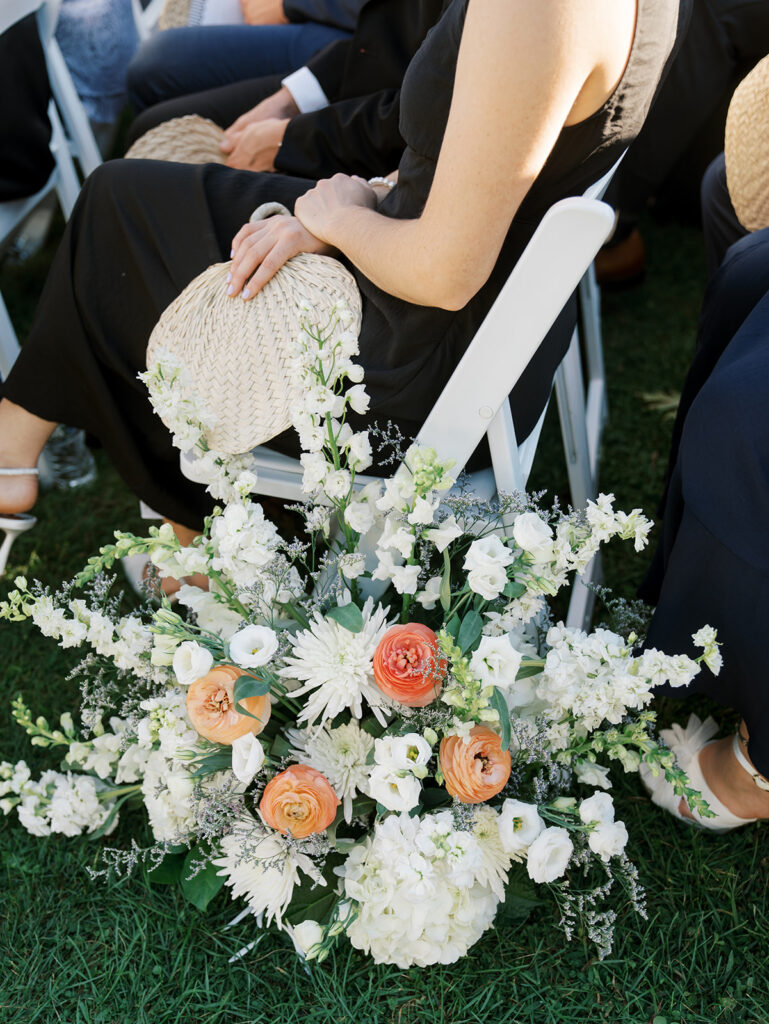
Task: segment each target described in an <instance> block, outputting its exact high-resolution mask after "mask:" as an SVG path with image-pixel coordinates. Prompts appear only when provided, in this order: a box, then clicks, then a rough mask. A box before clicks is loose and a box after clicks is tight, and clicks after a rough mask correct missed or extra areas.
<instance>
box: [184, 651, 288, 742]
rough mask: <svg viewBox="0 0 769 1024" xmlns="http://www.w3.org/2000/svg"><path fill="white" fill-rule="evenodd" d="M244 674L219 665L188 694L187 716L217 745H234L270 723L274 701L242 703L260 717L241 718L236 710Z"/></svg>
mask: <svg viewBox="0 0 769 1024" xmlns="http://www.w3.org/2000/svg"><path fill="white" fill-rule="evenodd" d="M248 674H249V673H244V672H243V669H241V668H235V666H234V665H219V666H218V667H217V668H213V669H211V671H210V672H209V673H208V674H207V675H205V676H202V678H200V679H196V680H195V682H194V683H193V684H192V686H190V688H189V690H188V691H187V714H188V715H189V716H190V721H191V722H192V725H193V728H194V729H196V730H197V731H198V732H199V733H200V735H201V736H205V738H206V739H207V740H211V741H212V742H213V743H224V744H227V745H230V744H231V743H234V741H235V740H236V739H237V738H238V737H239V736H245V734H246V733H247V732H252V733H254V735H256V734H258V733H260V732H261V731H262V729H263V728H264V727H265V725H267V723H268V722H269V720H270V710H271V708H270V698H269V695H265V696H264V697H246V699H245V700H242V701H241V702H240V703H241V704H242V705H243V707H244V708H245V709H246V711H250V712H251V714H252V715H256V718H249V716H248V715H241V714H240V712H239V711H237V710H236V708H235V698H234V696H233V691H234V689H235V680H236V679H238V678H239V677H240V676H242V675H248Z"/></svg>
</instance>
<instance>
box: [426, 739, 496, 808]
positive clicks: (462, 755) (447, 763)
mask: <svg viewBox="0 0 769 1024" xmlns="http://www.w3.org/2000/svg"><path fill="white" fill-rule="evenodd" d="M440 758H441V770H442V772H443V776H444V779H445V786H446V789H447V790H448V791H449V793H450V794H451V795H452V796H453V797H455V798H456V799H457V800H460V801H461V802H462V803H463V804H481V803H483V802H484V801H486V800H491V798H492V797H493V796H496V795H497V793H500V792H501V791H502V790H503V789H504V787H505V783H506V782H507V780H508V779H509V778H510V768H511V765H512V760H511V758H510V751H509V750H503V749H502V741H501V739H500V738H499V736H497V734H496V733H495V732H494V731H493V729H489V728H487V727H486V726H485V725H476V726H474V727H473V728H472V729H471V730H470V737H469V742H465V740H464V739H463V738H462V737H461V736H447V737H446V738H445V739H443V740H442V741H441V748H440Z"/></svg>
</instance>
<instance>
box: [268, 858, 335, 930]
mask: <svg viewBox="0 0 769 1024" xmlns="http://www.w3.org/2000/svg"><path fill="white" fill-rule="evenodd" d="M343 861H344V857H343V856H340V855H339V854H333V853H332V854H329V856H328V857H327V858H326V864H325V866H324V868H323V878H324V879H325V881H326V884H325V885H318V884H317V883H316V882H314V881H313V879H312V878H307V877H306V876H305V878H304V879H303V881H302V884H301V885H297V886H295V887H294V893H293V896H292V897H291V902H290V903H289V905H288V910H287V911H286V913H285V914H284V915H283V918H284V920H286V921H288V923H289V924H299V923H300V922H301V921H317V922H318V924H327V923H328V921H330V919H331V914H332V912H333V909H334V907H335V906H336V904H337V902H338V900H339V896H338V895H337V891H336V887H337V883H338V881H339V879H338V878H337V876H336V875H335V874H334V868H335V867H337V866H338V865H339V864H341V863H342V862H343Z"/></svg>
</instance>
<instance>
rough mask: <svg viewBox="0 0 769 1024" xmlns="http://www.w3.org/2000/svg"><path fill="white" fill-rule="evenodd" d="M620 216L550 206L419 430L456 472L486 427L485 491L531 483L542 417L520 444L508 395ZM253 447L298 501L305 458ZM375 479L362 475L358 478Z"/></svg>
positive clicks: (191, 467)
mask: <svg viewBox="0 0 769 1024" xmlns="http://www.w3.org/2000/svg"><path fill="white" fill-rule="evenodd" d="M613 220H614V215H613V212H612V210H611V208H610V207H609V206H607V205H606V204H605V203H602V202H600V201H599V200H597V199H592V198H589V197H584V196H583V197H578V198H572V199H564V200H562V201H561V202H558V203H556V204H555V205H554V206H553V207H552V208H551V209H550V210H548V212H547V213H546V214H545V216H544V217H543V219H542V221H541V223H540V224H539V226H538V228H537V230H536V232H535V233H534V235H533V237H532V238H531V241H530V242H529V244H528V246H527V247H526V250H525V251H524V253H523V255H522V256H521V258H520V259H519V260H518V262H517V263H516V265H515V268H514V269H513V271H512V273H511V274H510V277H509V278H508V280H507V281H506V283H505V285H504V287H503V288H502V290H501V292H500V293H499V295H498V296H497V299H496V301H495V303H494V305H493V306H492V308H491V310H490V311H489V313H488V314H487V316H486V318H485V320H484V321H483V323H482V324H481V326H480V328H479V329H478V332H477V333H476V335H475V337H474V338H473V340H472V342H471V343H470V345H469V346H468V348H467V350H466V352H465V354H464V356H463V357H462V359H461V361H460V363H459V365H458V366H457V367H456V369H455V370H454V373H453V374H452V376H451V378H450V380H449V381H448V383H447V385H446V387H445V388H444V390H443V392H442V394H441V395H440V397H439V398H438V400H437V402H436V403H435V405H434V406H433V408H432V410H431V412H430V413H429V415H428V417H427V419H426V420H425V423H424V425H423V426H422V429H421V430H420V431H419V434H418V436H417V441H418V442H419V443H421V444H423V445H427V446H430V447H433V448H435V449H436V450H437V451H438V452H439V453H440V455H441V457H442V458H444V459H453V460H454V470H453V471H454V472H460V471H461V470H462V469H463V468H464V467H465V465H466V464H467V461H468V459H469V458H470V456H471V455H472V453H473V451H474V450H475V449H476V447H477V446H478V444H479V443H480V442H481V441H482V439H483V437H484V435H485V436H486V437H487V438H488V443H489V448H490V450H491V460H492V466H491V468H490V469H488V470H481V471H480V472H477V473H473V474H472V475H471V478H470V485H471V488H472V490H473V491H474V492H475V493H476V494H478V495H479V497H481V498H491V497H493V495H494V494H495V493H496V492H510V491H516V490H524V489H525V487H526V481H527V479H528V475H529V470H530V468H531V463H532V461H533V457H534V451H535V449H536V443H537V438H538V434H539V429H540V427H541V420H540V424H538V427H537V429H536V431H535V432H534V433H533V434H532V438H529V439H527V441H526V442H525V443H524V444H523V445H522V446H519V445H518V443H517V440H516V437H515V428H514V426H513V420H512V415H511V412H510V403H509V401H508V398H509V395H510V392H511V391H512V390H513V388H514V386H515V384H516V382H517V381H518V379H519V377H520V376H521V374H522V373H523V371H524V370H525V369H526V366H527V365H528V363H529V361H530V359H531V357H532V356H533V355H534V353H535V352H536V350H537V348H538V347H539V345H540V344H541V343H542V341H543V339H544V338H545V336H546V335H547V333H548V331H549V330H550V328H551V326H552V325H553V323H554V322H555V319H556V317H557V316H558V314H559V313H560V311H561V310H562V308H563V307H564V305H565V304H566V302H567V300H568V299H569V297H570V296H571V294H572V293H573V292H574V290H575V288H576V287H577V285H578V284H579V281H580V279H581V278H582V276H583V274H584V273H585V271H586V269H587V267H588V266H589V265H590V262H591V261H592V259H593V257H594V256H595V254H596V253H597V252H598V249H599V248H600V247H601V245H602V244H603V242H604V241H605V240H606V238H607V237H608V234H609V232H610V230H611V227H612V224H613ZM490 371H492V372H490ZM575 416H576V413H575ZM543 418H544V414H543ZM535 435H536V436H535ZM253 455H254V458H255V469H256V472H257V493H259V494H262V495H266V496H270V497H276V498H283V499H290V500H294V501H296V500H301V498H302V496H303V495H302V468H301V465H300V463H299V462H298V460H296V459H294V458H291V457H289V456H286V455H281V454H279V453H278V452H274V451H271V450H270V449H269V448H265V447H260V448H257V449H255V450H254V452H253ZM182 471H183V472H184V473H185V475H186V476H188V477H189V478H190V479H193V480H195V479H198V480H200V477H199V476H198V475H197V473H196V466H195V462H194V459H190V458H188V457H186V456H182ZM371 479H373V478H371V477H359V478H357V480H358V483H359V484H360V485H361V486H363V485H364V484H365V483H367V482H368V481H369V480H371ZM588 611H589V609H586V608H585V607H582V608H576V607H575V609H574V612H573V613H572V611H571V610H570V614H569V620H568V621H569V622H570V624H576V625H581V624H582V622H583V621H584V619H580V621H579V622H577V621H576V618H575V616H576V615H577V614H578V613H579V614H581V615H583V616H584V614H587V612H588Z"/></svg>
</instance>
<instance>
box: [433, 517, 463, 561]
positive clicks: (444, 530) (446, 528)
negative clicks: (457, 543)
mask: <svg viewBox="0 0 769 1024" xmlns="http://www.w3.org/2000/svg"><path fill="white" fill-rule="evenodd" d="M424 536H425V537H427V539H428V540H429V541H430V543H431V544H434V545H435V547H436V548H437V549H438V551H439V552H441V553H443V551H444V549H445V548H447V547H448V546H449V544H451V542H452V541H453V540H456V539H457V537H461V536H462V527H461V526H459V524H458V523H457V520H456V518H455V517H454V516H448V517H447V518H446V519H444V520H443V522H441V523H439V524H438V526H433V527H431V528H430V529H429V530H425V532H424Z"/></svg>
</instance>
